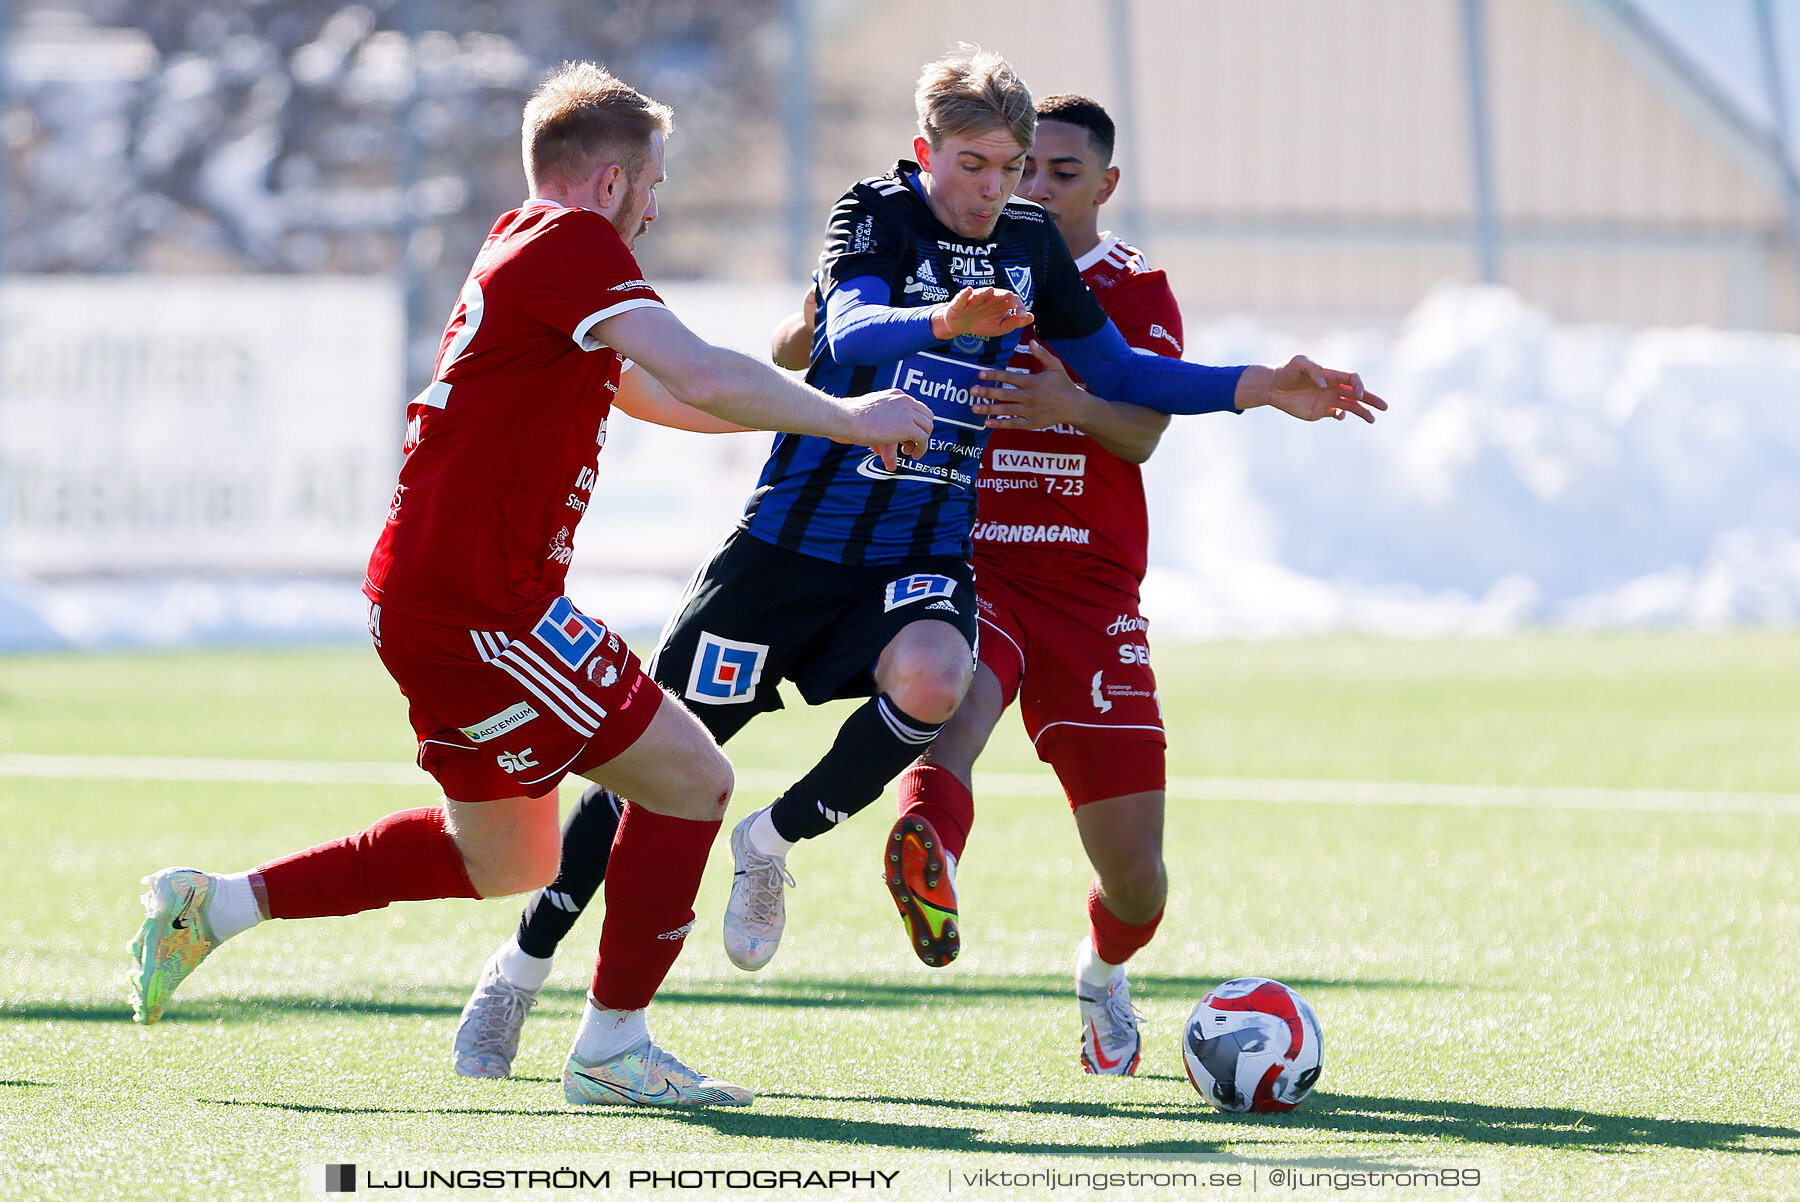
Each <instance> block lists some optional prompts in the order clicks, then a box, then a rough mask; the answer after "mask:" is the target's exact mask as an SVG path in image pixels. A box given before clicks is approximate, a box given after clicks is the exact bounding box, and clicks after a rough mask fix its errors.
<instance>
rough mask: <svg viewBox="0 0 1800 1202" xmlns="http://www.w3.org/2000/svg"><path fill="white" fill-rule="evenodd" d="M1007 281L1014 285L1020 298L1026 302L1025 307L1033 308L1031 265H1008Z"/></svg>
mask: <svg viewBox="0 0 1800 1202" xmlns="http://www.w3.org/2000/svg"><path fill="white" fill-rule="evenodd" d="M1006 282H1007V283H1008V284H1011V285H1012V290H1013V291H1014V292H1015V293H1017V294H1018V297H1019V299H1020V300H1022V301H1024V302H1025V307H1026V308H1027V309H1029V308H1031V268H1030V266H1025V267H1008V268H1007V269H1006Z"/></svg>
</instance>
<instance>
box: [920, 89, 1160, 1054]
mask: <svg viewBox="0 0 1800 1202" xmlns="http://www.w3.org/2000/svg"><path fill="white" fill-rule="evenodd" d="M1037 113H1038V128H1037V141H1036V144H1035V145H1034V146H1033V147H1032V149H1031V152H1030V153H1029V154H1028V155H1027V156H1026V159H1025V171H1024V174H1023V175H1022V176H1021V177H1020V180H1019V187H1018V195H1020V196H1023V197H1025V198H1027V199H1029V200H1033V201H1036V202H1037V203H1038V204H1039V205H1041V206H1043V208H1044V211H1045V212H1046V213H1047V214H1048V215H1049V216H1050V218H1051V219H1052V220H1053V221H1054V222H1055V223H1056V227H1057V229H1058V230H1059V231H1060V232H1061V234H1062V236H1063V239H1064V241H1066V242H1067V243H1068V245H1069V251H1070V253H1071V254H1073V255H1074V256H1075V261H1076V265H1077V266H1078V267H1080V268H1081V278H1082V280H1083V281H1084V282H1085V283H1086V284H1087V286H1088V287H1089V288H1090V289H1092V290H1093V292H1094V294H1095V295H1096V296H1097V297H1098V298H1099V300H1100V304H1101V307H1102V308H1104V309H1105V310H1106V313H1107V316H1108V317H1110V318H1111V319H1112V321H1113V324H1114V325H1116V326H1118V328H1119V332H1120V333H1121V334H1123V335H1124V336H1125V340H1126V341H1127V342H1129V343H1131V344H1132V345H1133V346H1136V347H1142V348H1145V349H1148V350H1152V351H1155V352H1157V353H1158V354H1162V355H1169V356H1174V357H1179V356H1180V355H1181V338H1182V329H1181V312H1180V310H1179V309H1178V308H1177V307H1176V304H1175V298H1174V295H1173V294H1172V293H1171V292H1170V291H1169V285H1168V282H1167V280H1166V279H1165V278H1164V275H1163V273H1162V272H1160V271H1153V270H1151V269H1150V268H1149V266H1148V265H1147V264H1146V263H1145V261H1144V257H1143V255H1142V254H1141V253H1140V252H1139V251H1138V250H1137V249H1136V248H1134V247H1132V246H1130V245H1128V244H1127V243H1125V242H1123V241H1121V240H1120V239H1118V238H1116V237H1114V236H1113V235H1112V233H1110V232H1108V231H1102V230H1101V229H1100V226H1099V214H1100V207H1101V206H1102V205H1104V204H1105V203H1106V202H1107V200H1108V199H1110V198H1111V196H1112V194H1113V191H1114V189H1115V188H1116V187H1117V186H1118V182H1119V169H1118V167H1116V166H1113V165H1112V163H1111V159H1112V151H1113V140H1114V129H1113V123H1112V120H1111V119H1110V118H1109V117H1108V116H1107V114H1106V111H1105V110H1104V109H1103V108H1101V106H1100V105H1098V104H1097V103H1095V102H1094V101H1092V100H1089V99H1087V98H1085V97H1081V96H1073V95H1061V96H1051V97H1048V98H1046V99H1045V100H1043V101H1041V102H1040V103H1039V104H1038V107H1037ZM1031 345H1032V343H1031V338H1030V334H1029V332H1028V333H1027V334H1026V336H1025V337H1024V339H1022V341H1021V348H1020V351H1019V353H1018V354H1017V355H1016V356H1015V358H1014V361H1013V363H1012V364H1011V365H1010V366H1012V367H1013V368H1014V369H1019V368H1022V367H1023V368H1027V369H1029V370H1030V371H1032V372H1034V373H1036V374H1031V375H1019V374H1017V373H1016V370H1015V372H1014V373H995V372H988V373H984V376H985V378H987V379H988V380H990V381H992V383H990V384H989V385H988V386H986V387H982V388H977V389H975V390H974V391H975V392H976V393H977V394H978V395H980V396H983V397H985V398H987V402H988V403H987V404H985V405H978V406H977V407H976V411H977V412H984V413H986V414H988V415H989V416H988V425H989V426H990V427H991V428H992V429H993V434H992V435H991V436H990V437H989V439H988V445H987V454H986V459H985V461H984V462H983V463H982V470H981V477H980V480H979V481H978V485H977V487H978V489H979V492H980V498H981V500H980V507H979V511H978V515H977V518H976V522H975V528H974V546H975V554H974V565H975V575H976V581H977V588H978V591H979V595H980V606H981V628H982V639H981V644H980V665H979V667H978V668H977V669H976V673H975V679H974V681H973V683H972V684H971V685H970V688H969V691H968V693H967V694H966V695H965V696H964V698H963V702H962V705H961V706H960V707H959V708H958V709H957V711H956V714H955V716H954V717H952V718H951V719H950V721H949V722H948V723H947V724H946V725H945V727H944V729H943V731H942V733H940V734H939V735H938V738H937V741H936V742H935V743H933V744H932V746H931V747H930V748H929V749H927V750H926V752H925V753H924V754H923V755H922V756H921V757H920V759H919V762H918V763H917V764H916V765H914V766H913V767H912V768H910V769H908V770H907V772H906V773H905V774H904V775H902V776H901V778H900V810H901V817H900V819H899V821H898V822H897V823H895V826H894V829H893V832H892V834H891V835H890V837H889V844H888V858H887V861H886V865H885V868H886V872H885V875H886V876H887V878H888V881H889V886H890V889H892V890H893V892H894V894H895V900H896V902H897V903H898V904H899V906H900V911H901V915H902V917H903V919H904V920H905V922H906V926H907V933H908V938H909V942H910V943H911V944H912V946H913V948H914V950H915V951H916V952H918V953H919V954H920V958H921V959H924V960H925V961H926V963H928V964H930V963H934V962H935V963H940V964H941V963H944V962H947V960H948V958H949V957H950V956H954V954H955V952H956V950H957V947H958V945H959V935H958V932H957V930H956V899H955V892H954V885H953V879H954V878H953V872H954V867H955V862H956V858H957V857H959V856H961V854H962V852H963V847H964V844H965V841H966V840H967V838H968V834H969V826H970V823H971V821H972V820H973V817H974V803H973V798H972V796H971V793H970V775H971V772H972V770H973V768H974V764H975V760H976V757H978V756H979V755H980V754H981V751H982V748H983V747H984V746H985V745H986V744H987V741H988V737H989V736H990V735H991V734H992V733H993V730H994V726H995V725H996V724H997V723H998V722H999V720H1000V717H1001V715H1002V713H1004V712H1005V710H1006V708H1007V707H1008V706H1010V705H1011V704H1012V703H1013V701H1014V700H1015V699H1017V700H1018V702H1019V709H1020V713H1021V717H1022V718H1023V719H1024V722H1025V729H1026V732H1027V733H1028V734H1029V735H1030V736H1031V740H1032V744H1033V746H1034V747H1035V748H1036V749H1037V753H1038V756H1039V758H1041V759H1043V760H1045V761H1046V762H1048V763H1049V764H1050V765H1051V766H1052V767H1053V768H1054V769H1055V771H1056V774H1057V776H1058V778H1059V779H1060V780H1061V782H1062V786H1063V790H1064V792H1065V794H1066V795H1067V797H1068V800H1069V804H1070V806H1071V807H1073V809H1074V813H1075V825H1076V829H1077V830H1078V831H1079V832H1080V835H1081V841H1082V845H1083V847H1084V848H1085V849H1086V851H1087V855H1088V859H1089V860H1090V861H1091V863H1092V864H1093V867H1094V881H1093V885H1092V887H1091V888H1090V890H1089V892H1088V907H1087V908H1088V928H1089V930H1088V935H1087V937H1085V938H1084V939H1083V940H1082V941H1081V944H1080V946H1079V948H1078V950H1077V952H1076V957H1075V977H1076V997H1077V999H1078V1001H1079V1005H1080V1010H1081V1017H1082V1041H1081V1064H1082V1067H1083V1068H1085V1069H1086V1070H1087V1071H1088V1072H1090V1073H1106V1074H1128V1073H1131V1072H1133V1071H1135V1069H1136V1068H1137V1065H1138V1059H1139V1049H1140V1040H1139V1037H1138V1030H1137V1016H1136V1013H1135V1011H1134V1010H1133V1009H1132V1006H1131V1000H1130V985H1129V982H1128V981H1127V980H1126V977H1125V969H1124V965H1125V962H1126V961H1127V960H1128V959H1130V957H1131V956H1132V954H1133V953H1134V952H1136V951H1137V950H1138V949H1139V948H1141V947H1143V946H1144V945H1145V944H1146V943H1148V942H1149V941H1150V939H1151V937H1152V936H1153V935H1154V934H1155V932H1156V927H1157V923H1158V922H1159V921H1160V920H1161V918H1162V910H1163V901H1164V898H1165V897H1166V896H1167V894H1168V877H1167V874H1166V872H1165V870H1164V867H1163V860H1162V830H1163V789H1164V785H1165V778H1164V735H1163V723H1162V713H1161V710H1160V708H1159V707H1158V705H1157V699H1156V678H1155V676H1154V675H1153V674H1152V672H1151V669H1150V650H1149V645H1148V642H1147V639H1146V631H1147V630H1148V623H1147V622H1146V621H1145V620H1144V618H1143V617H1142V616H1140V614H1139V612H1138V586H1139V583H1140V582H1141V581H1142V579H1143V576H1144V570H1145V566H1146V560H1147V555H1148V540H1149V525H1148V518H1147V514H1146V509H1145V503H1144V485H1143V478H1142V475H1141V473H1140V471H1139V469H1138V466H1137V465H1138V464H1139V463H1142V462H1143V461H1144V460H1145V459H1148V458H1149V457H1150V454H1151V452H1152V451H1154V450H1155V449H1156V444H1157V441H1158V439H1159V438H1160V437H1161V435H1162V432H1163V430H1164V429H1165V428H1166V427H1167V426H1168V423H1169V419H1168V417H1167V416H1165V415H1164V414H1161V413H1157V412H1155V411H1153V410H1149V409H1145V408H1143V407H1141V406H1137V405H1124V404H1112V403H1110V402H1107V401H1103V400H1101V399H1100V398H1098V397H1094V396H1091V395H1089V394H1088V393H1086V392H1084V391H1083V390H1082V389H1080V388H1079V387H1077V386H1076V384H1075V383H1074V382H1073V381H1072V380H1071V379H1070V376H1069V374H1068V372H1066V371H1065V370H1064V369H1063V367H1062V365H1061V364H1060V363H1059V362H1058V361H1057V359H1056V358H1055V357H1054V356H1053V355H1051V354H1050V352H1049V351H1047V350H1045V349H1043V348H1042V347H1041V346H1040V347H1037V348H1036V354H1035V355H1034V354H1033V353H1032V352H1031V351H1029V350H1027V349H1026V348H1027V347H1028V346H1031ZM1039 360H1041V361H1042V362H1041V363H1040V362H1039ZM1040 368H1041V370H1040ZM1001 380H1005V381H1007V382H1008V384H1007V386H1002V385H1001V384H1000V381H1001ZM936 851H941V852H942V853H943V864H944V867H943V868H942V870H941V874H940V875H939V879H938V880H937V882H936V884H935V886H931V885H928V884H925V882H924V881H923V880H922V879H921V878H922V877H923V876H924V873H923V871H922V869H923V868H924V866H925V864H926V862H927V861H929V860H930V859H932V858H933V856H932V853H933V852H936ZM909 882H910V883H909ZM922 884H924V885H925V887H923V888H921V887H920V885H922ZM932 952H935V953H936V955H935V956H933V955H930V953H932ZM946 953H947V954H946Z"/></svg>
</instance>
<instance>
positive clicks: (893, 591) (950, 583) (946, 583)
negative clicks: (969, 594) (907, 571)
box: [882, 572, 956, 613]
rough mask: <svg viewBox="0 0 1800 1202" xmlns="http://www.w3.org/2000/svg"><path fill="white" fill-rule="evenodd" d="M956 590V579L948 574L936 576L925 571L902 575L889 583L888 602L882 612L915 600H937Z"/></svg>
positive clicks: (909, 603)
mask: <svg viewBox="0 0 1800 1202" xmlns="http://www.w3.org/2000/svg"><path fill="white" fill-rule="evenodd" d="M955 591H956V581H954V580H952V579H950V577H948V576H934V575H931V574H930V573H925V572H920V573H916V574H914V575H911V576H902V577H900V579H898V580H895V581H891V582H890V583H889V584H888V586H887V604H886V605H885V606H883V607H882V612H883V613H887V612H889V611H891V610H896V609H899V608H900V607H901V606H902V605H911V604H912V603H913V602H914V601H935V600H938V599H939V598H942V597H948V596H949V595H950V594H952V593H954V592H955Z"/></svg>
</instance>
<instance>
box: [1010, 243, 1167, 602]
mask: <svg viewBox="0 0 1800 1202" xmlns="http://www.w3.org/2000/svg"><path fill="white" fill-rule="evenodd" d="M1076 266H1077V267H1079V268H1080V269H1081V279H1082V282H1084V283H1085V284H1087V286H1088V287H1089V288H1090V289H1092V290H1093V293H1094V295H1095V296H1096V297H1098V298H1099V300H1100V307H1101V308H1103V309H1105V310H1106V315H1107V316H1108V317H1110V318H1112V322H1113V324H1114V325H1116V326H1118V327H1119V332H1120V333H1121V334H1123V335H1124V336H1125V341H1126V342H1128V343H1130V344H1131V345H1132V346H1135V347H1141V348H1143V349H1144V350H1150V351H1155V352H1157V353H1158V354H1162V355H1168V356H1169V357H1170V358H1176V359H1178V358H1180V357H1181V310H1180V309H1179V308H1177V307H1176V304H1175V295H1174V293H1172V292H1170V291H1169V283H1168V279H1167V277H1165V276H1164V275H1163V273H1162V272H1160V271H1152V270H1150V269H1149V267H1148V266H1147V265H1146V264H1145V263H1144V256H1143V255H1142V254H1141V253H1140V252H1139V251H1138V249H1137V248H1136V247H1134V246H1131V245H1128V244H1127V243H1124V242H1121V241H1120V240H1119V239H1117V238H1115V237H1113V236H1112V235H1111V234H1110V233H1107V234H1102V235H1101V237H1100V244H1099V245H1098V246H1096V247H1094V249H1093V250H1090V251H1089V252H1088V253H1087V254H1085V255H1083V256H1081V258H1080V259H1078V260H1076ZM1031 337H1032V331H1031V330H1029V329H1027V330H1026V331H1025V332H1024V334H1023V335H1022V336H1021V338H1020V340H1019V342H1020V346H1021V347H1022V346H1024V344H1025V343H1027V342H1029V341H1030V340H1031ZM1031 362H1032V361H1031V356H1030V355H1028V354H1026V353H1025V352H1024V351H1022V350H1021V351H1019V352H1016V354H1015V358H1014V360H1013V361H1012V363H1011V364H1010V366H1012V367H1015V368H1016V367H1025V366H1029V365H1031ZM976 489H977V495H978V496H979V498H980V501H979V504H978V508H977V511H976V519H975V529H974V541H975V556H974V559H975V568H976V574H977V576H979V575H980V574H981V573H982V572H985V571H994V572H999V573H1003V574H1006V575H1011V576H1025V577H1034V578H1038V579H1052V580H1076V579H1090V578H1098V579H1101V580H1104V581H1107V582H1109V583H1112V584H1114V585H1116V586H1117V587H1120V588H1124V589H1127V590H1128V591H1130V592H1132V593H1136V591H1137V585H1138V582H1140V581H1141V580H1143V578H1144V569H1145V567H1146V565H1147V563H1148V559H1149V545H1150V519H1149V513H1148V511H1147V509H1146V507H1145V505H1144V477H1143V473H1142V472H1141V471H1139V470H1138V465H1137V464H1135V463H1127V462H1126V461H1125V460H1123V459H1120V458H1119V457H1118V456H1117V455H1114V454H1113V453H1112V452H1111V451H1108V450H1107V449H1106V448H1105V447H1103V446H1101V445H1100V444H1099V443H1097V442H1095V441H1094V440H1093V439H1092V438H1089V437H1088V436H1087V435H1085V434H1083V433H1082V432H1081V431H1079V430H1077V429H1076V428H1075V427H1073V426H1052V427H1051V428H1050V429H1048V430H1007V429H1003V428H1002V429H996V430H994V432H993V433H992V435H991V436H990V437H989V439H988V444H987V453H986V454H985V455H984V456H983V458H982V462H981V475H980V477H979V479H978V480H977V482H976ZM1126 577H1128V578H1129V579H1126Z"/></svg>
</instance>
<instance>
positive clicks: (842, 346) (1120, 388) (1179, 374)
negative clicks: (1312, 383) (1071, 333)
mask: <svg viewBox="0 0 1800 1202" xmlns="http://www.w3.org/2000/svg"><path fill="white" fill-rule="evenodd" d="M892 296H893V293H892V290H891V289H890V288H889V287H888V284H887V281H886V280H883V279H882V278H880V277H879V276H872V275H865V276H857V277H856V278H855V279H852V280H846V281H844V282H843V283H842V284H839V285H838V286H837V287H836V288H835V289H834V290H833V291H832V294H831V299H830V303H829V304H827V305H826V310H827V316H826V319H825V341H826V343H827V345H829V346H830V347H831V357H832V358H833V359H835V360H837V361H838V362H839V363H842V364H847V365H867V366H875V365H878V364H882V363H892V362H894V361H895V360H898V359H903V358H905V357H906V356H908V355H912V354H916V353H917V352H919V351H922V350H926V349H928V348H930V347H933V346H936V345H937V344H938V342H939V340H938V339H937V338H935V337H933V336H932V333H931V316H932V314H933V313H935V312H937V309H936V307H935V306H920V307H918V308H910V309H903V308H897V307H894V306H892V305H889V304H888V301H889V300H890V299H892ZM1045 342H1046V343H1048V344H1049V346H1050V348H1051V349H1052V350H1054V351H1055V352H1056V353H1057V354H1058V355H1059V356H1061V357H1062V359H1063V361H1064V362H1065V363H1067V364H1068V365H1069V366H1070V367H1072V368H1074V369H1075V372H1076V373H1077V374H1078V375H1079V376H1080V377H1081V380H1082V383H1083V384H1084V385H1085V386H1086V387H1087V389H1088V391H1089V392H1092V393H1093V394H1094V395H1095V396H1098V397H1102V398H1104V399H1106V400H1109V401H1121V402H1124V403H1126V404H1130V405H1142V406H1143V407H1145V408H1147V409H1155V410H1158V411H1159V412H1162V413H1174V414H1187V413H1216V412H1224V411H1230V412H1236V411H1237V384H1238V377H1239V376H1241V375H1243V374H1244V369H1243V368H1242V367H1208V366H1206V365H1204V364H1200V363H1188V362H1185V361H1183V360H1181V359H1171V358H1168V357H1167V356H1165V355H1159V354H1157V353H1156V352H1154V351H1146V350H1139V349H1138V348H1136V347H1133V346H1132V345H1131V344H1130V343H1128V342H1126V341H1125V337H1124V335H1122V334H1120V333H1119V330H1118V327H1116V326H1114V325H1113V324H1112V322H1110V321H1109V322H1107V323H1106V324H1105V325H1103V326H1101V327H1100V329H1099V330H1098V331H1096V332H1095V333H1093V334H1090V335H1088V336H1087V337H1086V338H1051V339H1045Z"/></svg>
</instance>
